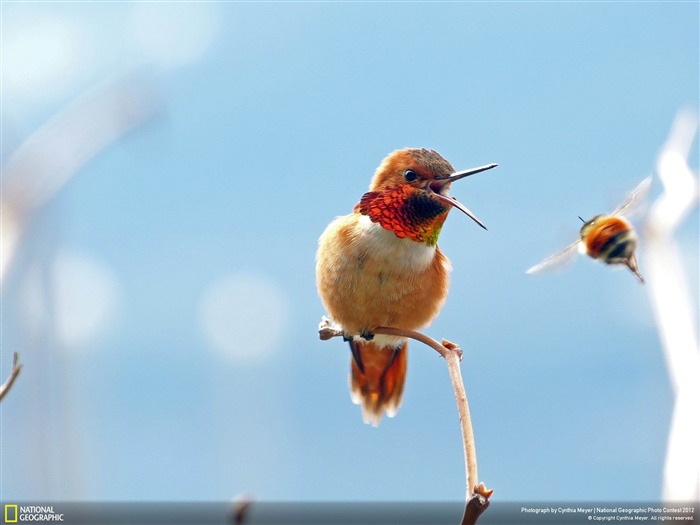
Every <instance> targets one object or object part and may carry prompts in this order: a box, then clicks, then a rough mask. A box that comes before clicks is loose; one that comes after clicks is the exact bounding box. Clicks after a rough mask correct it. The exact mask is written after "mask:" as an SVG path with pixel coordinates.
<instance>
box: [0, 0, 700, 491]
mask: <svg viewBox="0 0 700 525" xmlns="http://www.w3.org/2000/svg"><path fill="white" fill-rule="evenodd" d="M698 19H699V6H698V4H697V3H696V2H688V3H685V2H676V3H671V2H666V3H656V2H654V3H651V2H636V3H609V2H600V3H597V2H589V3H582V2H573V3H513V2H500V3H400V2H399V3H394V2H389V3H358V4H350V3H328V4H323V3H259V4H258V3H93V4H91V3H3V5H2V87H3V91H2V161H3V163H4V164H5V165H6V164H7V163H8V162H11V160H12V158H13V155H15V154H16V153H17V151H20V149H21V145H22V144H26V143H27V142H26V141H28V140H30V138H31V137H32V134H33V133H35V132H36V131H37V130H39V129H41V128H42V127H43V126H45V125H46V123H47V122H50V121H51V119H53V118H55V116H56V115H61V114H65V113H62V112H65V111H66V109H65V108H66V107H68V106H69V105H71V104H78V108H79V107H80V104H82V103H83V102H81V101H84V100H86V99H85V97H88V98H89V97H90V96H91V94H94V93H100V92H102V91H101V90H109V89H112V86H121V87H120V88H119V89H122V88H123V89H127V90H129V92H130V93H131V96H133V97H136V99H139V100H141V98H140V97H142V98H143V100H144V101H146V102H144V104H145V106H144V107H145V108H146V109H145V110H144V112H145V113H144V118H143V120H142V121H141V122H139V123H138V125H136V126H135V128H134V129H133V130H132V131H131V132H129V133H126V134H124V136H123V137H121V138H119V139H118V140H115V141H113V142H111V143H109V144H108V145H106V146H105V147H104V148H103V149H101V150H100V151H99V152H98V153H97V154H96V155H95V156H94V157H92V158H90V159H88V160H89V162H86V163H85V164H84V165H82V166H79V169H77V170H76V172H75V176H74V177H70V180H68V183H67V184H66V185H64V186H63V185H62V186H61V187H60V188H58V189H57V191H56V192H55V193H54V194H52V195H51V198H47V199H46V201H45V202H42V203H41V205H40V206H37V207H36V208H35V209H34V210H32V213H30V214H27V217H26V220H25V222H23V223H22V225H21V226H18V227H17V228H16V231H18V232H20V233H19V234H18V235H20V237H19V241H18V242H17V243H16V244H15V245H13V247H12V248H11V250H12V252H11V253H10V252H9V250H10V248H7V246H5V245H3V249H4V250H5V254H4V256H3V257H8V259H9V266H8V267H7V269H6V271H5V273H4V276H3V277H4V279H3V289H2V326H1V328H2V356H1V362H2V378H3V380H4V378H5V377H7V375H8V374H9V369H10V368H9V367H10V364H11V359H12V352H13V351H15V350H18V351H19V352H20V356H21V361H22V362H23V364H24V369H23V372H22V375H21V376H20V377H19V379H18V381H17V383H16V384H15V386H14V388H13V390H12V391H11V392H10V394H9V395H8V397H7V398H6V399H5V400H4V401H3V403H2V411H1V412H0V414H1V417H2V435H1V439H2V447H1V449H0V455H1V460H2V467H1V471H2V472H1V483H2V487H1V491H2V494H1V495H2V498H3V499H4V500H5V501H8V500H18V499H55V500H65V499H71V500H83V499H88V500H132V499H136V500H161V499H164V500H171V499H182V500H221V499H229V498H231V497H233V496H234V495H236V494H238V493H241V492H243V491H246V492H249V493H252V494H254V495H255V496H256V497H257V498H260V499H266V500H417V501H421V500H456V501H459V500H461V499H462V498H463V495H464V465H463V456H462V445H461V439H460V434H459V424H458V420H457V412H456V409H455V401H454V397H453V394H452V389H451V385H450V382H449V377H448V374H447V369H446V367H445V364H444V362H442V361H441V360H440V359H439V358H438V357H437V354H435V352H433V351H432V350H429V349H427V348H424V347H421V346H420V345H418V344H417V343H412V344H411V352H410V358H409V377H408V383H407V386H406V391H405V397H404V402H403V406H402V408H401V410H400V411H399V413H398V415H397V417H396V418H394V419H386V418H385V419H384V420H383V421H382V423H381V425H380V427H379V428H378V429H375V428H372V427H369V426H366V425H364V424H362V420H361V414H360V409H359V407H357V406H355V405H353V404H352V403H351V401H350V397H349V393H348V387H347V375H348V370H349V359H350V357H349V352H348V349H347V346H346V345H345V344H343V343H342V342H341V341H339V340H333V341H330V342H321V341H319V340H318V337H317V331H316V330H317V324H318V322H319V320H320V317H321V316H322V315H323V314H324V310H323V307H322V305H321V302H320V300H319V299H318V297H317V294H316V290H315V278H314V257H315V250H316V241H317V239H318V236H319V235H320V233H321V232H322V231H323V229H324V228H325V226H326V225H327V224H328V222H330V220H331V219H332V218H333V217H335V216H337V215H341V214H345V213H348V212H350V211H351V210H352V207H353V206H354V205H355V204H356V203H357V202H358V201H359V198H360V197H361V195H362V194H363V193H364V192H365V191H366V190H367V187H368V184H369V179H370V177H371V175H372V173H373V171H374V169H375V168H376V166H377V165H378V164H379V162H380V161H381V160H382V158H383V157H384V156H385V155H386V154H388V153H389V152H390V151H392V150H394V149H397V148H401V147H405V146H412V147H430V148H434V149H436V150H438V151H439V152H440V153H441V154H442V155H443V156H445V157H446V158H447V159H448V160H449V161H450V162H451V163H452V164H453V165H454V166H455V168H457V169H466V168H469V167H473V166H477V165H481V164H486V163H489V162H498V163H500V166H499V167H498V168H497V169H496V170H493V171H490V172H488V173H484V174H482V175H478V176H475V177H472V178H470V179H469V180H467V181H465V182H460V183H458V184H455V186H454V187H453V190H452V193H453V194H454V195H455V196H457V197H458V198H459V199H460V201H462V202H463V203H465V205H466V206H468V207H469V208H470V209H471V210H472V211H473V212H474V213H475V214H476V215H477V216H478V217H479V218H480V219H482V220H483V221H484V222H485V223H486V225H487V226H488V228H489V231H488V232H485V231H482V230H480V229H479V228H478V227H476V226H475V225H474V224H473V223H472V222H471V221H470V220H469V219H467V218H466V217H464V216H461V215H460V214H458V213H453V214H451V216H450V218H449V219H448V221H447V223H446V225H445V228H444V229H443V233H442V235H441V237H440V246H441V248H442V250H443V251H444V252H445V253H446V254H447V255H448V256H449V257H450V259H451V261H452V264H453V268H454V270H453V273H452V286H451V290H450V295H449V299H448V302H447V304H446V306H445V308H444V309H443V311H442V313H441V315H440V317H439V318H438V319H437V320H436V321H435V322H434V323H433V325H432V326H431V327H430V328H429V329H427V333H428V334H430V335H432V336H434V337H436V338H442V337H444V338H447V339H450V340H452V341H456V342H458V343H459V344H460V345H461V346H462V347H463V348H464V350H465V357H464V361H463V363H462V371H463V376H464V380H465V385H466V389H467V393H468V395H469V402H470V407H471V411H472V418H473V423H474V429H475V434H476V446H477V452H478V460H479V474H480V480H481V481H484V482H485V483H486V484H487V485H488V486H489V487H490V488H493V489H495V490H496V494H495V496H494V497H495V498H498V499H499V500H502V501H506V500H528V499H536V500H543V499H550V500H566V499H577V500H601V499H602V500H608V499H609V500H614V499H618V500H654V499H658V498H659V497H660V494H661V483H662V470H663V461H664V455H665V450H666V439H667V434H668V426H669V422H670V417H671V409H672V403H673V394H672V390H671V386H670V382H669V379H668V375H667V371H666V365H665V362H664V357H663V354H662V351H661V345H660V342H659V338H658V335H657V330H656V326H655V321H654V317H653V314H652V310H651V306H650V304H649V297H648V295H647V294H648V290H647V288H645V287H643V286H640V285H639V284H638V283H637V282H636V281H635V279H634V277H633V275H632V274H631V273H629V272H628V271H627V270H618V271H615V270H613V269H611V268H608V267H605V266H603V265H601V264H598V263H596V262H594V261H592V260H590V259H583V258H579V259H578V260H577V261H576V263H575V264H573V265H572V266H571V267H569V268H567V269H566V270H564V271H562V272H558V273H553V274H548V275H542V276H539V275H538V276H530V275H525V273H524V271H525V270H526V269H527V268H528V267H530V266H531V265H533V264H534V263H536V262H538V261H539V260H540V259H541V258H543V257H545V256H546V255H549V254H550V253H552V252H554V251H556V250H558V249H560V248H563V247H564V246H565V245H566V244H568V243H570V242H572V241H573V240H575V239H576V235H577V232H578V227H579V225H580V222H579V220H578V219H577V215H581V216H582V217H591V216H593V215H596V214H598V213H603V212H606V211H610V210H612V209H613V208H614V207H615V206H616V205H617V204H618V202H619V201H620V200H621V199H622V197H623V196H624V195H625V193H626V192H627V191H629V190H630V189H632V188H633V187H634V186H635V185H636V184H637V183H638V182H639V181H640V180H641V179H642V178H644V177H645V176H647V175H649V174H651V173H652V172H653V170H654V165H655V159H656V155H657V153H658V152H659V150H660V148H661V146H662V144H663V143H664V141H665V140H666V137H667V134H668V131H669V129H670V127H671V124H672V122H673V119H674V116H675V114H676V112H677V111H678V110H679V109H680V108H682V107H685V106H688V105H690V106H691V107H693V108H695V109H697V106H698V91H699V81H698V70H699V66H698V64H699V56H698V38H699V29H698ZM76 101H77V102H76ZM73 107H76V106H75V105H74V106H73ZM88 113H89V114H88V117H90V118H92V119H93V120H94V121H98V122H99V121H100V119H101V117H100V114H99V112H95V113H94V114H93V113H91V112H88ZM90 118H88V121H89V120H90ZM56 136H57V137H58V139H60V138H61V137H62V136H63V135H62V133H60V130H59V132H57V135H56ZM77 136H78V139H76V140H78V141H79V140H87V139H86V137H82V138H81V135H80V134H79V133H78V135H77ZM58 139H57V140H58ZM56 148H57V149H56V150H55V151H58V152H60V151H62V146H61V145H60V144H59V145H58V146H56ZM30 156H31V155H30ZM693 159H694V160H693V161H692V164H693V165H694V166H695V167H697V145H695V147H694V149H693ZM54 162H55V163H56V164H59V163H60V162H62V159H61V158H60V155H50V156H49V158H48V159H44V164H43V165H41V166H39V167H38V168H37V170H38V171H39V172H42V173H44V174H45V175H44V176H45V177H49V178H50V177H51V176H52V173H53V169H54V168H55V166H54ZM5 175H6V173H5V174H4V176H5ZM27 176H28V175H27ZM10 182H11V181H9V180H7V178H4V179H3V185H4V188H5V190H6V191H5V193H6V195H7V194H8V193H7V185H9V184H10ZM15 182H16V181H15ZM42 184H48V183H47V182H43V183H42ZM659 191H660V188H659V185H658V182H655V184H654V186H653V188H652V198H653V197H655V196H656V195H658V193H659ZM5 206H6V208H5V212H7V213H9V211H8V210H10V208H9V206H10V204H5ZM3 218H4V219H5V223H4V228H3V235H5V240H7V239H8V238H9V237H8V236H9V235H10V234H9V233H8V231H9V228H10V227H11V226H12V225H13V224H14V223H12V221H8V219H7V217H5V215H3ZM18 221H19V219H18ZM13 231H14V230H13ZM678 238H679V243H680V247H681V250H682V254H683V256H684V261H685V264H686V268H687V272H688V275H689V280H690V283H689V284H690V287H691V290H692V293H693V298H694V301H695V302H694V306H695V307H697V289H698V214H697V211H695V212H694V213H693V215H692V216H691V217H690V219H689V220H688V221H687V222H686V224H685V226H684V227H683V229H682V230H681V231H680V232H679V237H678ZM639 258H640V269H641V271H642V273H644V271H645V256H644V239H642V240H641V247H640V253H639Z"/></svg>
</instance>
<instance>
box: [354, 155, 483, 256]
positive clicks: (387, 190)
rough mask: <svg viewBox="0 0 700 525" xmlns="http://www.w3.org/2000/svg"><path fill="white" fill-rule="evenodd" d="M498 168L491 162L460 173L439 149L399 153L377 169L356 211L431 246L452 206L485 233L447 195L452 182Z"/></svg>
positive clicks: (461, 207)
mask: <svg viewBox="0 0 700 525" xmlns="http://www.w3.org/2000/svg"><path fill="white" fill-rule="evenodd" d="M496 166H497V164H489V165H486V166H481V167H479V168H474V169H470V170H465V171H457V172H456V171H455V169H454V168H453V167H452V165H451V164H450V163H449V162H447V161H446V160H445V159H444V158H443V157H442V156H441V155H440V154H439V153H438V152H437V151H434V150H428V149H411V148H406V149H402V150H397V151H394V152H393V153H391V154H389V155H388V156H387V157H386V158H385V159H384V160H383V161H382V163H381V164H380V165H379V167H378V168H377V171H376V172H375V173H374V177H372V181H371V182H370V187H369V189H370V191H369V192H368V193H366V194H365V195H364V196H363V197H362V200H361V201H360V203H359V204H358V205H357V206H356V207H355V210H356V211H359V212H360V213H362V214H363V215H368V216H369V217H370V219H371V220H372V221H373V222H378V223H379V224H381V225H382V226H383V227H384V228H385V229H387V230H391V231H393V232H394V233H395V234H396V235H397V236H399V237H410V238H411V239H413V240H416V241H420V242H428V243H429V244H435V242H437V235H438V234H439V232H440V228H441V227H442V224H443V223H444V221H445V218H446V217H447V214H448V213H449V211H450V210H451V209H452V208H457V209H459V210H460V211H462V212H464V213H465V214H467V215H468V216H469V217H470V218H471V219H472V220H474V221H475V222H476V223H477V224H478V225H479V226H481V227H482V228H484V229H486V227H485V226H484V225H483V223H482V222H481V221H480V220H479V219H477V218H476V216H475V215H474V214H473V213H472V212H470V211H469V210H468V209H467V208H466V207H464V206H463V205H462V204H461V203H460V202H458V201H457V199H455V198H454V197H452V196H451V195H449V193H448V192H449V189H450V186H451V185H452V183H453V182H454V181H456V180H459V179H461V178H464V177H467V176H469V175H473V174H475V173H479V172H481V171H485V170H488V169H491V168H494V167H496Z"/></svg>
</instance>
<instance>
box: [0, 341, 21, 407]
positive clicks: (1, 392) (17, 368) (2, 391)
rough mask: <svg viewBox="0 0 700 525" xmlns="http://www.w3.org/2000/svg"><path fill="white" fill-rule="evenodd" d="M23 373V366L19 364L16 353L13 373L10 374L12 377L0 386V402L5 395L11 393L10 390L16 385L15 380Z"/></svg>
mask: <svg viewBox="0 0 700 525" xmlns="http://www.w3.org/2000/svg"><path fill="white" fill-rule="evenodd" d="M21 371H22V365H20V364H19V354H18V353H17V352H15V357H14V360H13V361H12V371H11V372H10V376H9V377H8V378H7V381H5V382H4V383H3V384H2V386H0V401H2V400H3V399H4V397H5V395H6V394H7V393H8V392H9V391H10V388H12V385H13V384H14V383H15V380H16V379H17V377H18V376H19V373H20V372H21Z"/></svg>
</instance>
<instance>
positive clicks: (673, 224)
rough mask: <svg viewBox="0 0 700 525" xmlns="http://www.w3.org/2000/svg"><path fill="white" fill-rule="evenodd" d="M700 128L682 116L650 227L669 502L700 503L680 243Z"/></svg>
mask: <svg viewBox="0 0 700 525" xmlns="http://www.w3.org/2000/svg"><path fill="white" fill-rule="evenodd" d="M697 130H698V119H697V113H696V112H694V111H682V112H680V113H679V114H678V116H677V117H676V120H675V122H674V124H673V127H672V130H671V132H670V134H669V138H668V140H667V141H666V144H665V145H664V147H663V148H662V150H661V152H660V153H659V157H658V159H657V166H656V171H657V174H658V177H659V180H660V181H661V185H662V186H663V192H662V193H661V195H659V197H658V198H657V200H656V201H655V202H654V204H653V205H652V207H651V209H650V211H649V214H648V216H647V219H646V223H645V225H644V233H645V241H646V259H647V262H646V266H647V268H648V270H647V274H648V280H649V284H650V286H649V293H650V296H651V302H652V306H653V308H654V314H655V317H656V324H657V326H658V330H659V337H660V338H661V343H662V346H663V349H664V355H665V357H666V364H667V366H668V372H669V376H670V379H671V384H672V386H673V389H674V391H675V406H674V409H673V417H672V419H671V428H670V431H669V437H668V445H667V451H666V464H665V466H664V487H663V498H664V499H665V500H667V501H697V500H698V497H700V495H699V490H700V488H699V487H698V477H699V475H700V449H698V446H697V444H698V442H700V426H698V419H697V418H698V413H699V411H700V405H699V401H700V386H699V385H698V376H700V357H699V356H698V333H697V312H695V311H694V310H695V308H694V306H693V304H692V303H693V301H692V298H691V295H690V293H689V289H690V286H689V284H688V282H687V279H686V275H685V271H684V268H683V262H682V258H681V254H680V250H679V249H678V245H677V243H676V240H675V235H676V232H677V230H678V228H679V226H680V225H681V224H682V223H683V221H684V220H685V218H686V217H687V216H688V214H689V213H690V212H691V211H692V210H693V209H694V208H695V207H696V206H697V205H698V186H699V184H698V177H697V174H696V173H693V170H692V169H691V168H690V166H689V165H688V157H689V155H690V152H691V149H692V146H693V142H694V141H695V137H696V135H697Z"/></svg>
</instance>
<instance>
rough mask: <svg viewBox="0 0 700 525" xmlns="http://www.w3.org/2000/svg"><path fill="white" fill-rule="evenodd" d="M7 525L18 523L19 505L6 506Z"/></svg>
mask: <svg viewBox="0 0 700 525" xmlns="http://www.w3.org/2000/svg"><path fill="white" fill-rule="evenodd" d="M5 523H17V505H8V504H5Z"/></svg>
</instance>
